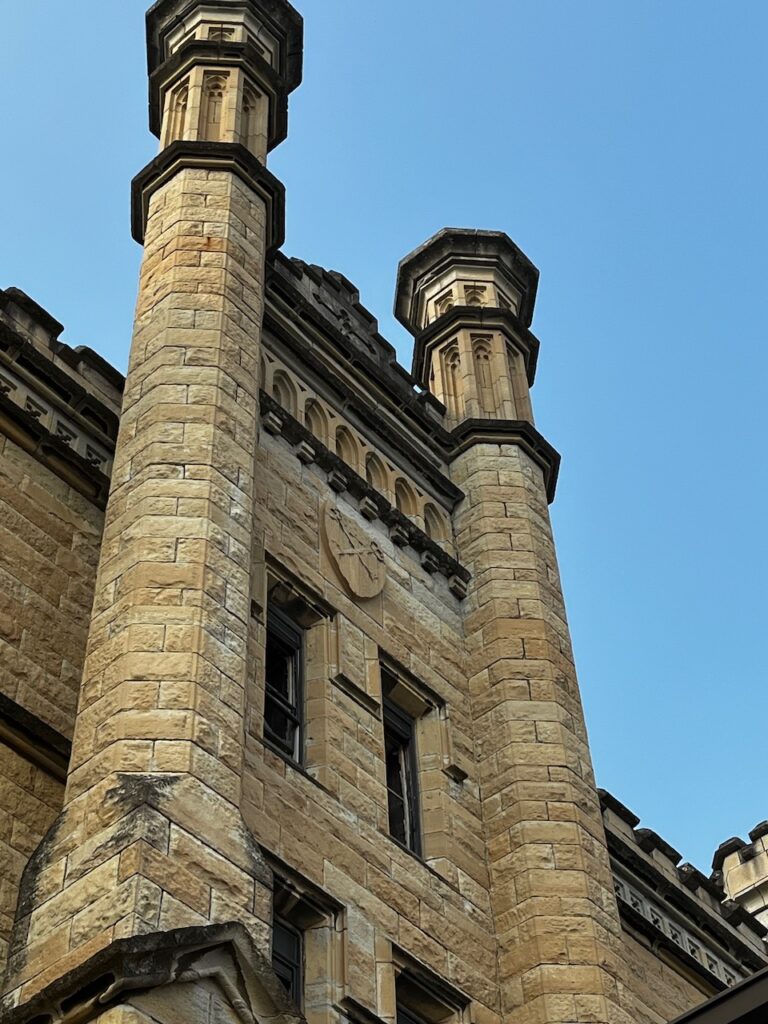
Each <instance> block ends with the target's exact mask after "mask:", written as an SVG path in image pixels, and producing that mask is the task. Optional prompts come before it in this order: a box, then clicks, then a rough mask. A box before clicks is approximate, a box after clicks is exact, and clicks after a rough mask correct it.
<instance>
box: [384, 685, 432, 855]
mask: <svg viewBox="0 0 768 1024" xmlns="http://www.w3.org/2000/svg"><path fill="white" fill-rule="evenodd" d="M393 678H394V677H393ZM382 723H383V726H384V760H385V777H386V789H387V818H388V822H387V827H388V833H389V835H390V837H391V838H392V839H394V841H395V842H396V843H398V845H400V846H402V847H404V848H405V849H406V850H410V852H411V853H413V854H415V855H416V856H417V857H422V856H423V853H422V851H423V835H422V825H421V805H420V799H419V796H420V793H419V759H418V751H417V747H416V719H415V718H414V717H413V715H410V714H409V713H408V712H407V711H405V710H404V709H403V708H401V707H399V706H398V705H397V704H396V703H395V702H394V701H393V700H390V698H389V697H388V696H387V695H386V693H385V694H384V697H383V700H382ZM391 736H394V737H395V739H396V740H397V741H398V743H399V744H400V748H401V750H404V757H403V760H402V781H403V796H402V797H400V794H398V793H396V792H395V791H394V790H392V789H391V788H390V786H389V778H388V773H387V771H386V763H387V758H388V746H389V744H388V740H389V738H390V737H391ZM393 796H394V797H396V798H397V799H402V800H403V804H404V811H405V825H406V830H407V834H406V836H405V839H401V838H400V837H399V836H397V835H396V834H395V833H394V831H393V828H392V817H393V815H392V798H393Z"/></svg>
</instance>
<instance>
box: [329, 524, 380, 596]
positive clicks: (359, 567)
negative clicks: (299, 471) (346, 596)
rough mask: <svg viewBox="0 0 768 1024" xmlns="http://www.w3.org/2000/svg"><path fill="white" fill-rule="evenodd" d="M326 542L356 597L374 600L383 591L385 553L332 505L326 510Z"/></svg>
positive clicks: (338, 568) (360, 528) (341, 574)
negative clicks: (372, 598)
mask: <svg viewBox="0 0 768 1024" xmlns="http://www.w3.org/2000/svg"><path fill="white" fill-rule="evenodd" d="M323 521H324V526H325V539H326V541H327V543H328V550H329V552H330V555H331V559H332V561H333V564H334V565H335V567H336V569H337V570H338V572H339V575H340V576H341V578H342V579H343V580H344V582H345V583H346V584H347V586H348V587H349V589H350V591H351V592H352V593H353V594H354V595H355V597H360V598H370V597H376V596H377V595H378V594H380V593H381V591H382V590H383V589H384V583H385V582H386V579H387V566H386V563H385V561H384V552H383V551H382V550H381V548H380V547H379V545H378V544H377V543H376V541H375V540H373V539H372V538H371V537H369V536H368V535H367V534H366V533H365V531H364V530H363V529H362V527H360V526H358V524H357V523H356V522H355V521H354V519H349V518H348V517H347V516H345V515H343V514H342V513H341V512H340V511H339V509H338V508H337V507H336V506H335V505H330V504H329V505H326V506H325V515H324V517H323Z"/></svg>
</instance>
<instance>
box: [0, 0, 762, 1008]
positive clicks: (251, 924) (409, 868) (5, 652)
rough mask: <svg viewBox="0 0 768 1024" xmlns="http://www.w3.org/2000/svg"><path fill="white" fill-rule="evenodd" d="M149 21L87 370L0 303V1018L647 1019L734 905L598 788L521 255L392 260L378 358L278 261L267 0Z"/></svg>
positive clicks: (727, 968)
mask: <svg viewBox="0 0 768 1024" xmlns="http://www.w3.org/2000/svg"><path fill="white" fill-rule="evenodd" d="M148 29H149V33H148V35H149V51H150V70H151V80H150V86H151V87H150V96H151V120H152V126H153V129H154V130H155V131H156V132H157V134H158V135H159V137H160V138H161V141H162V149H161V153H160V156H159V157H158V158H157V160H155V161H153V163H152V164H151V165H150V166H149V167H148V168H147V169H146V170H145V171H144V172H142V174H141V175H139V176H138V178H137V179H136V181H135V183H134V196H133V224H134V233H135V235H136V237H137V238H139V239H140V240H141V241H142V242H143V244H144V260H143V264H142V273H141V280H140V284H139V299H138V305H137V311H136V322H135V331H134V337H133V342H132V346H131V354H130V363H129V370H128V374H127V378H126V380H125V381H123V380H122V379H121V378H120V377H119V375H118V374H116V373H115V371H113V370H111V368H109V367H108V366H106V364H104V363H103V362H102V361H101V360H99V358H98V357H97V356H96V355H95V354H94V353H92V352H90V351H89V350H71V349H69V348H68V347H67V346H64V345H62V344H61V343H60V342H59V341H58V333H59V332H60V330H61V328H60V325H57V324H56V323H55V321H53V320H52V318H51V317H50V316H49V315H48V314H46V313H45V312H44V311H43V310H41V309H40V308H39V307H38V306H36V305H35V304H34V303H33V302H32V301H31V300H30V299H28V297H26V296H24V295H23V294H21V293H19V292H17V291H15V290H13V289H9V290H8V291H7V292H5V293H1V294H0V541H1V543H0V581H2V584H3V586H2V594H0V858H2V864H3V871H2V880H1V882H0V893H1V894H2V904H1V905H0V939H2V940H3V941H4V942H5V943H10V945H9V946H8V948H7V956H6V947H3V948H2V954H3V959H5V960H6V961H7V966H6V973H5V983H4V993H5V994H4V1001H3V1006H4V1011H3V1012H4V1019H7V1020H8V1021H12V1022H13V1024H22V1022H23V1024H32V1022H34V1024H49V1022H53V1021H57V1022H58V1021H70V1020H71V1021H73V1022H74V1021H75V1020H76V1021H78V1024H79V1022H82V1021H86V1020H100V1021H103V1022H104V1024H129V1022H130V1024H145V1022H153V1024H174V1022H176V1021H181V1020H184V1021H189V1022H192V1024H203V1022H205V1024H208V1022H209V1021H210V1022H211V1024H214V1022H223V1021H230V1020H231V1021H235V1020H239V1021H253V1020H263V1019H264V1018H265V1017H269V1018H280V1019H283V1018H284V1019H285V1020H286V1021H288V1020H295V1019H300V1018H301V1017H302V1016H303V1018H304V1019H306V1020H307V1021H308V1022H309V1024H337V1022H338V1024H341V1022H347V1021H348V1022H354V1024H377V1022H384V1024H396V1022H397V1024H440V1022H448V1021H451V1022H456V1024H459V1022H462V1024H465V1022H466V1024H470V1022H471V1024H502V1022H504V1024H507V1022H509V1024H576V1022H579V1024H581V1022H584V1024H586V1022H604V1024H608V1022H610V1024H619V1022H625V1024H629V1022H630V1021H632V1022H642V1024H659V1022H662V1021H667V1020H671V1019H672V1018H674V1017H675V1016H677V1015H678V1014H680V1013H682V1012H683V1011H685V1010H687V1009H689V1008H690V1007H692V1006H695V1005H696V1004H697V1003H700V1002H702V1001H703V1000H705V999H706V998H707V997H708V996H711V995H713V994H714V993H716V992H718V991H722V990H725V989H727V988H729V987H731V986H734V985H736V984H738V983H739V981H740V980H741V979H743V978H745V977H747V976H748V975H749V974H750V973H752V972H754V971H756V970H758V969H760V968H761V967H763V966H764V965H765V964H766V962H768V961H767V960H766V954H765V949H764V945H763V934H764V932H765V929H764V928H763V926H762V925H761V924H760V923H759V922H758V921H757V920H756V918H755V917H754V916H753V915H752V914H751V913H750V912H749V910H751V909H752V908H751V907H749V908H748V909H747V910H745V909H744V908H742V907H741V906H739V905H738V904H736V903H733V902H729V901H727V900H726V899H725V892H724V891H723V890H722V888H720V887H719V883H720V880H719V879H718V878H714V879H711V878H705V877H704V876H703V875H701V874H700V873H699V872H697V871H696V870H695V869H693V868H692V867H690V865H682V866H679V861H680V857H679V855H678V854H676V853H675V851H674V850H672V849H671V848H670V847H669V846H668V845H667V844H666V843H664V841H663V840H661V839H660V837H658V836H656V835H655V833H653V832H650V831H649V830H647V829H641V828H638V825H639V822H638V819H637V818H636V817H635V816H634V815H633V814H632V813H631V812H630V811H628V810H627V808H625V807H624V806H623V805H622V804H621V803H620V802H619V801H617V800H616V799H615V798H614V797H612V796H610V795H609V794H607V793H605V792H602V791H598V790H597V789H596V787H595V782H594V777H593V772H592V766H591V760H590V754H589V745H588V739H587V732H586V726H585V722H584V716H583V711H582V707H581V702H580V696H579V688H578V683H577V679H576V673H575V668H574V664H573V657H572V652H571V646H570V638H569V631H568V625H567V619H566V613H565V607H564V602H563V596H562V592H561V589H560V582H559V576H558V570H557V559H556V554H555V547H554V541H553V537H552V532H551V526H550V521H549V515H548V504H549V502H550V501H551V500H552V499H553V497H554V492H555V485H556V480H557V470H558V465H559V458H558V456H557V453H556V452H555V451H554V449H552V447H551V446H550V445H549V444H548V443H547V441H546V440H545V439H544V437H543V436H542V435H541V434H540V433H539V432H538V430H537V429H536V427H535V426H534V424H533V413H532V406H531V400H530V387H531V385H532V384H533V382H534V378H535V373H536V362H537V356H538V350H539V343H538V340H537V339H536V338H535V336H534V335H533V334H532V332H531V329H530V328H531V322H532V317H533V311H534V305H535V297H536V287H537V282H538V272H537V270H536V268H535V267H534V266H533V265H532V264H531V263H530V261H529V260H528V259H527V258H526V257H525V255H524V254H523V253H522V252H520V250H519V249H518V248H517V247H516V246H515V245H514V243H512V242H511V241H510V239H509V238H508V237H507V236H506V235H504V234H501V233H498V232H475V231H461V230H447V231H444V232H441V233H440V234H439V235H437V236H435V238H433V239H431V240H430V241H429V242H428V243H426V244H425V246H422V247H421V248H420V249H418V250H416V252H415V253H412V254H411V256H409V257H408V258H407V259H406V260H404V261H403V263H402V265H401V268H400V274H399V279H398V289H397V300H396V311H397V314H398V316H399V317H400V319H401V320H402V321H403V323H404V324H406V326H407V327H408V329H409V330H410V331H411V332H412V333H413V334H414V338H415V350H414V368H413V375H411V374H409V373H408V372H407V371H406V370H405V369H403V368H402V367H401V366H399V365H398V364H397V361H396V359H395V354H394V350H393V349H392V347H391V346H390V345H389V344H388V343H387V342H386V341H385V339H383V338H382V337H381V335H380V334H379V333H378V329H377V324H376V321H375V319H374V317H373V316H372V315H371V314H370V313H369V312H368V311H367V310H366V309H365V308H364V307H363V306H362V305H361V303H360V299H359V295H358V293H357V291H356V290H355V288H354V286H353V285H352V284H351V283H350V282H349V281H348V280H347V279H346V278H344V277H343V276H342V275H340V274H338V273H334V272H330V271H326V270H323V269H322V268H319V267H316V266H309V265H307V264H305V263H303V262H301V261H299V260H292V259H288V258H286V257H285V256H284V255H282V253H280V251H279V247H280V244H281V241H282V234H281V229H282V208H283V194H282V188H281V186H280V184H279V182H277V181H276V180H275V179H274V178H273V177H272V176H271V175H270V174H269V172H268V171H266V169H265V167H264V163H265V161H266V159H267V153H268V151H269V150H270V149H271V148H273V147H274V146H275V145H277V144H278V143H279V142H280V141H281V139H282V138H283V137H284V135H285V132H286V110H287V96H288V94H289V93H290V91H291V90H292V89H293V88H295V86H296V85H297V84H298V82H299V80H300V75H301V20H300V18H299V17H298V15H297V14H296V12H295V11H293V9H292V8H291V7H290V5H289V4H287V3H285V2H284V0H248V2H247V3H246V2H242V3H236V2H230V0H216V2H214V3H205V4H203V3H198V2H195V0H190V2H183V0H160V2H159V3H157V4H155V5H154V7H153V8H152V9H151V10H150V12H149V15H148ZM118 420H119V425H120V426H119V435H118V433H117V425H118ZM107 493H109V501H108V503H107V500H106V499H107Z"/></svg>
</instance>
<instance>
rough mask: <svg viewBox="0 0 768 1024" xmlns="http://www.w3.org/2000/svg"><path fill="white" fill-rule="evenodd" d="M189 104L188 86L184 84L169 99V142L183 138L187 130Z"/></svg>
mask: <svg viewBox="0 0 768 1024" xmlns="http://www.w3.org/2000/svg"><path fill="white" fill-rule="evenodd" d="M188 104H189V86H188V84H187V83H186V82H185V83H184V85H181V86H179V88H178V89H176V90H175V92H174V93H173V95H172V97H171V134H170V138H169V140H168V141H169V142H175V141H176V140H177V139H183V138H184V132H185V131H186V128H187V106H188Z"/></svg>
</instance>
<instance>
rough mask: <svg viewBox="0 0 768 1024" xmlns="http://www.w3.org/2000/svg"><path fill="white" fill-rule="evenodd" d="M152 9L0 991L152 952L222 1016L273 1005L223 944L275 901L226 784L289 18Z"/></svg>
mask: <svg viewBox="0 0 768 1024" xmlns="http://www.w3.org/2000/svg"><path fill="white" fill-rule="evenodd" d="M147 32H148V46H149V73H150V123H151V127H152V129H153V131H154V132H155V133H156V134H158V136H159V137H160V138H161V151H160V154H159V156H158V157H157V158H156V159H155V160H154V161H153V162H152V163H151V164H150V165H149V166H148V167H147V168H146V169H145V170H144V171H143V172H142V173H141V174H140V175H139V176H138V177H137V179H136V180H135V181H134V185H133V231H134V235H135V237H136V238H137V240H139V241H142V242H143V243H144V258H143V262H142V267H141V279H140V284H139V296H138V304H137V309H136V319H135V330H134V336H133V341H132V345H131V353H130V362H129V370H128V375H127V379H126V384H125V392H124V399H123V409H122V419H121V424H120V434H119V439H118V442H117V450H116V457H115V464H114V470H113V475H112V482H111V491H110V498H109V505H108V511H107V517H106V525H105V529H104V537H103V542H102V547H101V559H100V564H99V569H98V576H97V580H96V587H95V600H94V606H93V612H92V617H91V623H90V630H89V636H88V647H87V656H86V662H85V669H84V672H83V678H82V685H81V692H80V701H79V709H78V713H77V720H76V725H75V734H74V740H73V744H72V755H71V760H70V764H69V773H68V778H67V787H66V797H65V802H64V807H63V810H62V812H61V814H60V815H59V817H58V819H57V821H56V822H55V824H54V826H53V828H52V829H51V830H50V832H49V833H48V835H47V836H46V838H45V839H44V841H43V843H42V844H41V845H40V847H39V848H38V850H37V851H36V853H35V854H34V856H33V858H32V860H31V862H30V864H29V867H28V868H27V871H26V874H25V878H24V882H23V891H22V895H21V901H20V905H19V910H18V912H17V920H16V925H15V929H14V935H13V940H12V944H11V953H10V958H9V966H8V974H7V978H6V985H5V987H6V999H5V1005H6V1007H9V1008H10V1007H13V1006H14V1005H15V1004H20V1006H19V1009H18V1011H17V1012H18V1013H19V1014H20V1015H23V1014H25V1013H26V1012H27V1011H26V1010H25V1005H26V1006H28V1005H29V1004H30V1000H34V998H35V996H36V995H37V994H38V993H39V992H41V991H42V990H47V991H50V989H49V986H50V985H51V983H52V982H58V983H59V984H60V985H61V986H62V988H61V999H62V1000H63V1001H62V1002H59V1003H58V1009H57V1011H56V1012H57V1013H59V1014H62V1013H66V1012H67V1008H70V1009H71V1008H73V1007H76V1008H77V1009H78V1012H85V1010H86V1008H87V1007H88V1006H90V1004H91V1003H93V1004H94V1005H95V1006H98V1005H99V1002H100V1001H101V1002H104V1001H105V1000H106V999H109V1001H110V1002H114V1003H115V1005H116V1006H119V1005H120V1004H121V1002H122V1000H121V997H120V993H121V992H122V991H124V990H125V991H128V990H130V989H133V988H136V987H138V986H139V984H140V981H141V980H145V979H146V977H147V976H148V975H151V976H152V978H153V979H154V985H155V986H159V987H158V988H157V993H158V994H157V997H156V1003H157V1006H156V1007H154V1004H153V1007H154V1008H153V1009H152V1011H151V1012H152V1013H153V1015H154V1017H153V1019H155V1020H158V1021H164V1020H168V1021H170V1020H171V1019H174V1020H175V1019H177V1018H176V1017H173V1018H171V1017H170V1016H168V1017H166V1015H165V1014H166V1011H165V1010H164V1009H163V996H162V984H163V983H164V982H167V983H170V982H172V981H178V980H179V978H180V977H182V976H184V977H185V976H187V975H189V976H192V975H195V976H197V975H198V974H199V976H200V977H207V976H209V975H210V976H211V977H216V978H218V979H219V981H218V983H217V984H215V985H212V987H211V993H210V1000H211V1001H212V1002H211V1006H214V1004H215V1006H219V1004H221V1009H220V1010H217V1011H216V1012H217V1013H219V1014H220V1015H219V1016H217V1017H216V1019H217V1020H219V1019H221V1020H222V1021H223V1020H229V1019H230V1018H231V1019H233V1020H234V1019H236V1017H237V1014H238V1013H242V1012H244V1009H243V1006H241V1005H240V1004H241V1003H248V1004H253V1005H258V1006H259V1012H260V1013H267V1014H268V1015H269V1016H275V1015H276V1014H279V1013H280V1012H281V1008H282V1006H283V1004H279V1005H277V1004H275V1003H274V1001H273V999H272V996H271V995H270V994H269V992H268V990H267V989H264V988H263V985H262V984H261V983H258V984H257V983H256V982H255V981H253V982H252V981H251V979H250V976H248V977H246V976H245V975H243V969H241V967H239V966H238V964H239V963H240V960H241V959H242V958H243V956H244V955H245V954H244V952H243V951H244V950H245V949H246V948H247V947H248V944H249V943H250V944H252V945H253V947H254V949H253V950H252V951H251V953H250V954H249V955H248V958H247V959H248V965H249V966H248V970H250V971H251V973H253V971H254V970H257V969H258V966H259V963H260V960H259V954H258V952H256V951H255V950H262V951H266V950H268V948H269V927H270V921H271V874H270V871H269V870H268V868H267V866H266V864H265V863H264V860H263V857H262V856H261V853H260V851H259V850H258V848H257V847H256V845H255V843H254V842H253V839H252V837H251V835H250V833H249V832H248V830H247V829H246V828H245V826H244V824H243V821H242V817H241V813H240V804H241V792H242V770H243V768H242V766H243V755H244V724H243V721H244V714H245V683H246V665H247V661H248V639H249V637H248V630H249V622H250V608H251V591H252V580H251V566H250V558H251V548H252V543H253V504H254V450H255V446H256V445H257V443H258V426H259V420H258V368H259V359H260V355H261V333H262V317H263V303H264V278H265V267H266V259H267V256H268V254H269V253H271V252H273V251H274V250H275V249H276V248H277V247H278V246H279V245H280V244H281V242H282V230H283V225H282V219H283V190H282V187H281V186H280V184H279V182H278V181H277V180H276V179H275V178H274V177H273V176H272V175H271V174H270V173H269V172H268V171H267V170H266V168H265V163H266V157H267V152H268V151H269V150H270V149H271V148H272V147H274V146H275V145H277V144H278V143H279V142H280V141H281V140H282V139H283V138H284V137H285V134H286V111H287V97H288V94H289V93H290V91H291V90H292V89H294V88H295V87H296V86H297V85H298V83H299V81H300V78H301V52H302V21H301V18H300V17H299V15H298V14H297V13H296V12H295V11H294V9H293V8H292V7H291V6H290V4H288V3H286V2H285V0H247V2H235V0H205V2H203V0H159V2H158V3H156V4H155V5H154V6H153V7H152V8H151V9H150V11H149V12H148V15H147ZM233 922H234V923H237V927H233ZM185 928H187V929H189V928H191V929H192V931H186V932H185V931H184V929H185ZM147 936H152V938H147ZM94 957H97V965H96V966H94ZM244 977H245V981H243V978H244ZM99 978H100V979H101V980H99ZM270 979H272V980H273V976H272V975H271V972H270ZM270 979H268V984H272V990H274V989H275V984H273V983H272V980H270ZM108 989H111V990H112V997H111V998H109V997H107V996H105V993H106V992H107V990H108ZM272 990H270V991H272ZM184 993H186V994H184ZM280 994H281V993H280V991H279V986H277V995H278V996H280ZM205 995H206V998H207V996H208V994H207V993H205ZM126 998H127V997H126ZM187 998H188V999H189V1001H190V1002H189V1007H188V1008H186V1009H185V1008H184V1007H185V1002H184V1001H185V999H187ZM201 998H202V995H201V992H200V991H196V990H194V986H191V985H190V986H187V988H186V989H178V988H177V990H176V992H175V1010H174V1012H175V1013H176V1014H179V1013H182V1014H184V1015H185V1016H186V1019H187V1020H198V1019H200V1020H202V1019H207V1018H204V1017H201V1016H195V1014H196V1013H198V1011H199V1007H198V1005H197V1002H195V1001H196V1000H197V1001H198V1002H199V1001H200V999H201ZM284 1002H285V1001H284V1000H283V1003H284ZM196 1007H197V1009H196ZM46 1012H51V1011H50V1010H49V1009H48V1008H46ZM147 1012H149V1011H147ZM211 1012H213V1010H211ZM27 1015H28V1014H27ZM91 1015H92V1016H93V1015H94V1014H91ZM32 1016H35V1014H34V1013H33V1014H32ZM95 1016H96V1017H98V1016H99V1014H98V1013H95ZM104 1016H105V1019H108V1020H109V1021H110V1022H111V1021H113V1020H114V1021H123V1020H125V1021H128V1020H130V1021H131V1022H134V1021H136V1022H138V1021H139V1020H141V1021H143V1020H144V1019H145V1018H144V1016H143V1015H142V1013H140V1012H139V1011H138V1010H136V1011H132V1012H131V1013H130V1014H129V1013H127V1011H126V1013H125V1014H121V1013H120V1012H118V1011H117V1010H115V1011H113V1012H110V1013H106V1012H105V1014H104ZM35 1019H38V1018H37V1017H36V1018H35ZM40 1019H47V1017H46V1016H45V1013H43V1016H42V1018H40Z"/></svg>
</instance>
